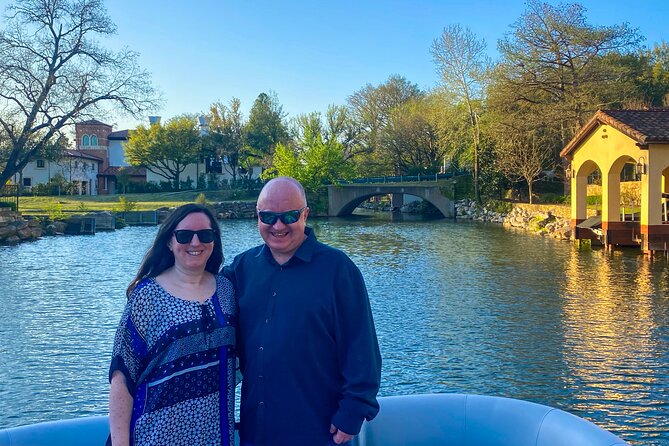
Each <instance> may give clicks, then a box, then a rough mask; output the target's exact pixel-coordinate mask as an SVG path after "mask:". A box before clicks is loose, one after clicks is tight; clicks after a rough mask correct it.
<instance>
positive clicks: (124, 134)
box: [107, 130, 130, 140]
mask: <svg viewBox="0 0 669 446" xmlns="http://www.w3.org/2000/svg"><path fill="white" fill-rule="evenodd" d="M129 131H130V130H117V131H115V132H111V133H110V134H109V135H108V136H107V139H126V140H127V139H128V132H129Z"/></svg>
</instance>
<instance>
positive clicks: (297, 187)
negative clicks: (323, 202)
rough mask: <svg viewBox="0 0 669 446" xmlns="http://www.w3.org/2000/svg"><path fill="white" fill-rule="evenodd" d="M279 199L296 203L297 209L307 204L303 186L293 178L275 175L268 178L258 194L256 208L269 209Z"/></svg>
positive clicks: (279, 200)
mask: <svg viewBox="0 0 669 446" xmlns="http://www.w3.org/2000/svg"><path fill="white" fill-rule="evenodd" d="M281 201H290V202H294V203H298V204H299V207H298V209H299V208H302V207H304V206H306V205H307V196H306V194H305V193H304V188H303V187H302V185H301V184H300V182H299V181H297V180H296V179H295V178H291V177H276V178H273V179H271V180H269V181H268V182H267V184H265V186H264V187H263V188H262V190H261V191H260V195H258V203H257V208H258V210H264V209H269V207H273V205H276V204H278V202H281ZM268 206H269V207H268Z"/></svg>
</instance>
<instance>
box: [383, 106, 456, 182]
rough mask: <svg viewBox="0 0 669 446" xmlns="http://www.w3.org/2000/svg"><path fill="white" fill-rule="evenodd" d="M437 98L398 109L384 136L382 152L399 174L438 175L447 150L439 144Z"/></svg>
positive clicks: (395, 109)
mask: <svg viewBox="0 0 669 446" xmlns="http://www.w3.org/2000/svg"><path fill="white" fill-rule="evenodd" d="M438 106H439V104H437V103H436V101H435V100H434V97H432V96H431V97H427V98H420V99H412V100H409V101H407V102H405V103H404V104H402V105H399V106H397V107H395V108H394V109H393V110H392V111H391V113H390V115H389V117H388V123H387V124H386V126H385V127H384V129H383V131H382V134H381V141H382V144H381V149H379V150H380V151H381V153H383V155H384V156H385V157H387V158H388V159H390V160H391V161H392V163H393V165H394V166H396V168H397V170H398V173H402V174H409V175H411V174H425V173H430V174H433V173H436V172H437V171H438V170H439V167H440V165H441V160H442V158H443V157H444V155H445V151H444V150H443V148H442V146H441V145H440V137H439V125H438V119H437V116H438Z"/></svg>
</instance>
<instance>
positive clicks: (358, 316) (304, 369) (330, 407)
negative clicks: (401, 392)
mask: <svg viewBox="0 0 669 446" xmlns="http://www.w3.org/2000/svg"><path fill="white" fill-rule="evenodd" d="M257 211H258V231H259V232H260V235H261V236H262V239H263V240H264V242H265V243H264V244H263V245H260V246H257V247H255V248H252V249H250V250H248V251H246V252H244V253H242V254H240V255H238V256H237V257H236V258H235V259H234V261H233V263H232V264H231V265H230V266H228V267H226V268H225V269H224V274H225V275H226V276H227V277H228V278H230V279H231V280H232V282H233V284H234V285H235V292H236V296H237V300H238V303H239V329H238V337H239V339H238V348H239V356H240V366H241V371H242V374H243V375H244V379H243V381H242V396H241V409H240V421H241V424H240V437H241V440H242V445H244V446H284V445H286V446H288V445H290V446H296V445H300V446H325V445H328V444H329V445H332V444H342V443H345V442H348V441H350V440H351V439H352V438H353V437H354V436H355V435H357V434H358V433H359V432H360V427H361V425H362V422H363V420H365V419H367V420H371V419H372V418H374V416H375V415H376V414H377V412H378V410H379V406H378V402H377V401H376V394H377V392H378V389H379V384H380V380H381V355H380V353H379V346H378V342H377V339H376V332H375V330H374V321H373V319H372V313H371V308H370V305H369V299H368V297H367V289H366V288H365V283H364V281H363V278H362V275H361V274H360V271H359V270H358V268H357V267H356V266H355V265H354V264H353V262H352V261H351V260H350V259H349V258H348V257H347V256H346V255H345V254H344V253H343V252H341V251H339V250H337V249H334V248H332V247H329V246H327V245H325V244H323V243H320V242H319V241H318V240H316V236H315V234H314V232H313V230H312V229H311V228H308V227H307V226H306V223H307V217H308V215H309V208H308V207H307V202H306V196H305V194H304V189H303V188H302V186H301V185H300V183H299V182H297V181H296V180H295V179H293V178H289V177H279V178H275V179H273V180H271V181H269V182H268V183H267V184H266V185H265V187H264V188H263V189H262V191H261V192H260V196H259V197H258V203H257Z"/></svg>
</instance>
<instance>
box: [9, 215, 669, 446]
mask: <svg viewBox="0 0 669 446" xmlns="http://www.w3.org/2000/svg"><path fill="white" fill-rule="evenodd" d="M310 221H312V222H313V226H314V228H315V230H316V232H317V234H318V237H319V239H321V240H322V241H325V242H327V243H330V244H332V245H334V246H336V247H338V248H340V249H342V250H344V251H345V252H347V253H348V254H349V255H350V257H351V258H352V259H353V260H354V261H355V262H356V264H357V265H358V266H359V267H360V269H361V271H362V273H363V275H364V277H365V281H366V282H367V285H368V289H369V297H370V301H371V305H372V309H373V311H374V317H375V323H376V327H377V333H378V338H379V343H380V346H381V351H382V356H383V372H382V377H383V382H382V388H381V394H382V395H392V394H402V393H424V392H466V393H482V394H489V395H502V396H509V397H516V398H525V399H529V400H531V401H535V402H538V403H543V404H548V405H552V406H556V407H559V408H562V409H565V410H568V411H571V412H573V413H575V414H577V415H580V416H583V417H585V418H587V419H589V420H592V421H594V422H596V423H598V424H600V425H602V426H603V427H605V428H608V429H610V430H612V431H614V432H615V433H617V434H619V435H621V436H622V437H623V438H625V439H626V440H628V441H630V442H631V443H632V444H639V445H640V444H644V445H650V446H660V445H664V446H667V445H668V444H669V443H668V441H667V437H668V436H669V422H668V421H667V419H668V417H667V415H666V414H667V410H669V407H668V405H669V385H667V384H668V382H669V300H668V299H667V297H666V296H667V295H669V268H668V266H667V263H666V262H665V261H663V260H660V261H654V262H649V261H648V259H646V258H644V257H642V256H639V255H637V254H636V252H634V251H625V252H616V253H613V254H612V253H607V252H604V251H597V250H594V251H588V250H577V249H574V247H573V246H572V245H571V244H570V243H565V242H559V241H555V240H551V239H545V238H541V237H533V236H528V235H527V234H524V233H520V232H513V231H506V230H504V229H503V228H500V227H498V226H495V225H484V224H469V223H463V222H458V223H454V222H452V221H431V222H420V221H419V222H397V223H390V222H387V221H375V220H366V219H353V220H350V219H347V220H344V219H322V220H310ZM221 226H222V239H223V246H224V252H225V256H226V259H227V260H226V261H227V262H230V261H231V260H232V258H233V256H234V255H235V254H237V253H239V252H241V251H242V250H244V249H246V248H249V247H251V246H254V245H257V244H258V243H260V242H261V240H260V237H259V236H258V234H257V230H256V227H255V222H254V221H251V220H234V221H225V222H222V223H221ZM155 233H156V228H154V227H146V228H142V227H133V228H126V229H123V230H120V231H114V232H110V233H100V234H96V235H95V236H77V237H50V238H44V239H42V240H39V241H37V242H35V243H26V244H22V245H19V246H15V247H0V320H2V321H3V323H2V324H0V427H7V426H14V425H18V424H25V423H30V422H36V421H44V420H53V419H60V418H67V417H70V416H83V415H91V414H103V413H105V412H106V410H107V391H108V383H107V368H108V362H109V355H110V351H111V345H112V342H113V336H114V332H115V329H116V325H117V324H118V320H119V318H120V314H121V311H122V310H123V305H124V303H125V288H126V286H127V284H128V282H129V281H130V280H131V279H132V277H133V276H134V274H135V273H136V271H137V268H138V266H139V264H140V262H141V259H142V257H143V255H144V252H145V251H146V249H147V247H148V246H149V245H150V243H151V242H152V240H153V238H154V236H155Z"/></svg>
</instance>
